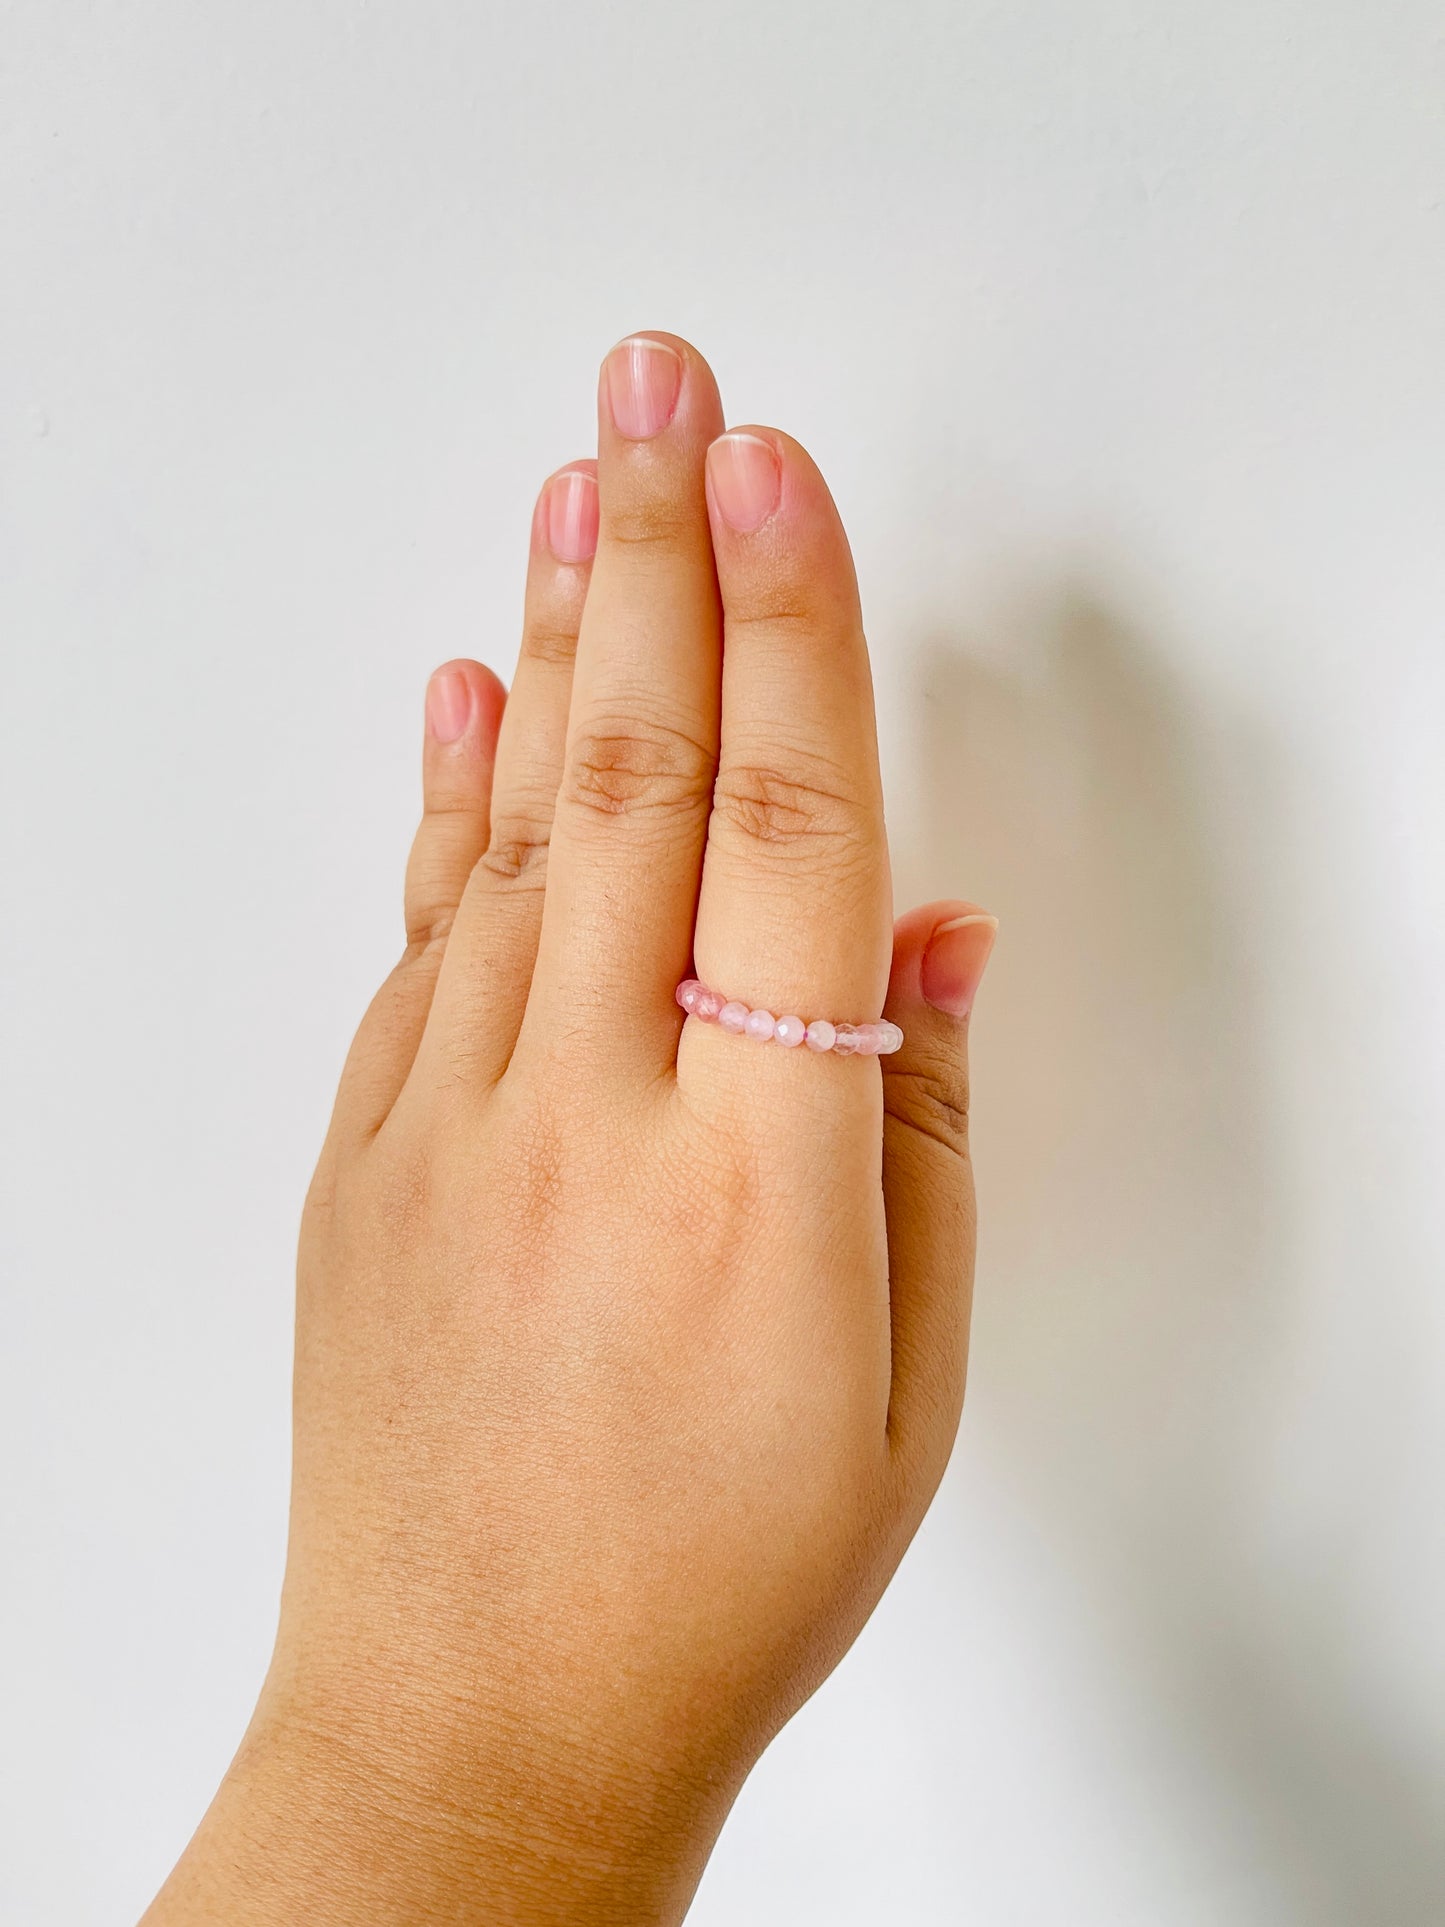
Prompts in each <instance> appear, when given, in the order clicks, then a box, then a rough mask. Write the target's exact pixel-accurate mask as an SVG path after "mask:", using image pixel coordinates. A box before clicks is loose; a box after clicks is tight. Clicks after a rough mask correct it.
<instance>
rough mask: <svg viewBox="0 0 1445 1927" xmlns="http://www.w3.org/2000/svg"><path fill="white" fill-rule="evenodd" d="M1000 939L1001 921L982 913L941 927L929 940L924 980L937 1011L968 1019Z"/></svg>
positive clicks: (929, 998)
mask: <svg viewBox="0 0 1445 1927" xmlns="http://www.w3.org/2000/svg"><path fill="white" fill-rule="evenodd" d="M997 935H998V918H997V917H990V916H988V915H986V914H985V913H984V912H982V911H977V912H975V913H974V914H973V915H971V916H967V917H954V918H952V919H951V920H950V921H949V922H948V923H941V924H939V925H938V927H937V929H936V930H935V931H934V933H933V935H932V936H931V937H930V938H929V939H928V947H927V948H926V949H925V951H924V953H923V965H922V969H921V972H920V980H921V983H922V987H923V994H924V996H925V997H926V998H927V1000H928V1002H929V1003H930V1004H932V1005H933V1007H934V1009H935V1010H942V1011H946V1012H947V1014H948V1015H949V1016H950V1017H966V1016H967V1015H968V1013H969V1011H970V1010H972V1008H973V1000H974V998H975V997H976V996H977V995H978V987H979V984H980V983H981V982H982V981H983V973H984V967H985V965H986V964H987V963H988V959H989V953H990V951H992V949H993V940H994V938H995V937H996V936H997Z"/></svg>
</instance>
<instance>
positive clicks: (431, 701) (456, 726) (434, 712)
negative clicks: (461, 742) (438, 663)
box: [426, 669, 472, 743]
mask: <svg viewBox="0 0 1445 1927" xmlns="http://www.w3.org/2000/svg"><path fill="white" fill-rule="evenodd" d="M471 720H472V685H471V683H470V682H469V681H468V680H467V678H466V676H465V675H464V674H463V672H462V671H461V670H460V669H438V671H437V672H436V674H435V675H434V676H433V677H432V679H431V681H430V682H429V683H428V684H427V687H426V726H427V728H428V730H429V731H430V732H431V735H432V739H433V741H435V742H438V743H454V742H456V741H457V739H458V737H460V736H465V735H466V733H467V724H468V723H469V722H470V721H471Z"/></svg>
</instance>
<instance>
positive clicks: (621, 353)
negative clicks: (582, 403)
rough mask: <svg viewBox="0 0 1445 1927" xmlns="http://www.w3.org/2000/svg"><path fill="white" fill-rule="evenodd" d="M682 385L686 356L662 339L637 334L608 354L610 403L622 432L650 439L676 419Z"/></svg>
mask: <svg viewBox="0 0 1445 1927" xmlns="http://www.w3.org/2000/svg"><path fill="white" fill-rule="evenodd" d="M681 387H682V358H681V356H680V355H678V354H676V353H674V351H673V350H672V349H671V348H669V347H668V346H667V344H666V343H665V342H662V341H649V340H648V339H647V337H646V336H645V335H633V336H632V337H631V339H630V340H628V341H619V342H618V344H617V346H616V347H615V348H614V349H613V350H612V353H611V354H610V355H609V356H608V357H607V406H608V407H609V409H610V410H611V411H612V422H613V426H614V427H615V428H616V430H617V432H618V434H619V435H625V436H626V437H627V439H628V440H629V441H633V442H646V441H650V440H651V439H652V437H653V436H654V435H658V434H661V432H662V430H663V429H664V428H666V427H667V424H668V423H669V422H670V421H671V420H672V415H673V410H674V409H675V408H676V407H677V395H678V390H679V389H680V388H681Z"/></svg>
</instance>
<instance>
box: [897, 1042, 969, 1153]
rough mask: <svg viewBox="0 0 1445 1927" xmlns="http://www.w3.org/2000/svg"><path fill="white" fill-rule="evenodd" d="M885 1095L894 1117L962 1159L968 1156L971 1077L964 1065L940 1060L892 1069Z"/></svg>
mask: <svg viewBox="0 0 1445 1927" xmlns="http://www.w3.org/2000/svg"><path fill="white" fill-rule="evenodd" d="M884 1091H885V1096H884V1106H885V1108H886V1110H887V1112H888V1115H889V1116H890V1117H893V1118H896V1119H897V1121H898V1122H899V1123H900V1124H904V1125H906V1126H907V1127H908V1128H909V1130H912V1131H918V1132H920V1133H921V1134H922V1135H923V1136H924V1137H930V1138H932V1139H933V1140H934V1142H935V1143H936V1144H941V1145H942V1146H943V1147H944V1149H945V1150H948V1151H952V1152H954V1153H955V1154H956V1155H957V1156H959V1157H962V1156H963V1155H964V1154H965V1153H966V1152H967V1149H968V1073H967V1071H966V1070H965V1069H964V1068H963V1066H962V1065H959V1064H953V1063H946V1062H944V1061H943V1060H942V1059H941V1058H939V1059H933V1060H929V1061H925V1062H923V1063H921V1064H912V1065H909V1066H907V1067H906V1068H903V1067H899V1068H896V1069H895V1068H892V1067H890V1068H889V1069H888V1070H887V1071H886V1073H885V1075H884Z"/></svg>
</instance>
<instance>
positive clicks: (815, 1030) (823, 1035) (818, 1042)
mask: <svg viewBox="0 0 1445 1927" xmlns="http://www.w3.org/2000/svg"><path fill="white" fill-rule="evenodd" d="M805 1041H806V1043H807V1046H808V1049H809V1050H832V1048H833V1046H834V1044H836V1043H837V1041H838V1033H837V1031H836V1030H835V1029H834V1027H833V1025H832V1024H830V1023H829V1022H828V1020H827V1018H826V1017H815V1018H814V1019H813V1021H812V1023H811V1024H809V1026H808V1031H807V1037H806V1040H805Z"/></svg>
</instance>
